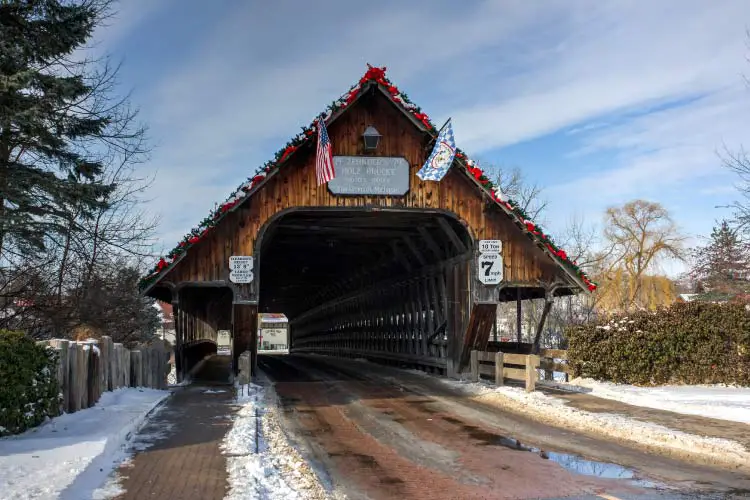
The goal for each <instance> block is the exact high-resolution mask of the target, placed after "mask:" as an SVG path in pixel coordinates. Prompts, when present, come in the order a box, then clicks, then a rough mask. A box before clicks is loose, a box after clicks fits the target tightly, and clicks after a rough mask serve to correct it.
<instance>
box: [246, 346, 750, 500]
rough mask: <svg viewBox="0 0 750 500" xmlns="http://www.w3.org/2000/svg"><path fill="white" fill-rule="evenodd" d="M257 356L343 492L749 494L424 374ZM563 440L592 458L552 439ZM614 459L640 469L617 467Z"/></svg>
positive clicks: (294, 425) (740, 481) (712, 473)
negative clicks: (517, 414) (512, 413)
mask: <svg viewBox="0 0 750 500" xmlns="http://www.w3.org/2000/svg"><path fill="white" fill-rule="evenodd" d="M259 363H260V367H261V369H262V370H263V371H264V372H265V373H266V374H267V375H268V377H270V378H271V379H273V380H274V381H275V382H276V383H275V387H276V392H277V394H278V396H279V400H280V402H281V405H282V409H283V410H284V411H283V415H284V419H285V425H286V426H287V427H288V428H289V431H290V435H291V436H292V438H293V439H294V440H296V444H297V445H298V447H299V448H301V449H302V450H303V451H306V455H307V458H308V459H310V460H312V461H313V462H314V465H315V467H316V468H317V469H318V470H319V471H320V474H319V475H321V476H323V479H324V483H328V484H329V485H330V487H331V489H332V491H334V492H338V493H342V494H345V495H347V496H348V497H349V498H372V499H378V498H383V499H390V498H408V499H416V500H419V499H421V498H425V499H442V498H460V499H470V498H487V499H494V498H498V499H500V498H548V499H553V498H567V499H573V498H574V499H588V498H606V499H623V500H625V499H636V498H637V499H641V500H645V499H649V498H654V499H657V498H658V499H662V500H666V499H674V500H682V499H694V498H707V499H713V498H715V499H724V498H726V499H734V498H750V497H749V496H748V495H747V491H746V490H744V489H742V488H743V487H744V486H745V485H749V486H750V479H748V478H746V477H744V476H742V475H741V474H737V473H731V472H727V473H724V472H722V471H716V470H713V469H710V468H708V469H704V468H701V467H697V466H696V465H695V464H691V465H688V464H684V465H683V464H681V463H680V462H676V461H674V460H671V459H664V458H657V457H652V456H650V455H646V454H645V453H643V452H640V451H635V450H632V449H624V448H622V447H621V446H620V445H613V444H611V443H605V442H601V441H596V440H593V439H592V438H591V437H586V436H576V435H575V434H574V433H571V432H565V431H560V430H559V429H557V430H555V429H553V428H545V427H544V426H542V425H540V424H533V423H530V422H523V421H519V420H517V419H515V420H514V419H513V418H509V417H508V416H505V415H498V412H500V410H498V409H496V408H493V409H487V408H484V409H482V408H477V404H476V403H474V404H468V403H465V402H463V401H461V399H460V398H459V397H457V396H455V395H451V394H447V393H446V392H445V391H446V389H445V388H442V389H441V388H437V387H432V386H430V387H425V386H424V381H421V383H422V386H421V389H420V390H414V389H415V384H416V385H419V383H420V381H419V379H418V378H416V377H413V376H412V377H411V381H410V383H404V381H405V380H406V379H410V377H409V374H406V373H405V372H401V371H398V370H393V369H390V368H387V367H380V366H377V365H372V364H370V363H358V362H354V361H348V360H334V359H331V358H326V357H321V356H273V355H268V356H261V357H260V360H259ZM392 376H395V377H397V379H398V380H396V381H395V382H394V380H392V379H391V377H392ZM422 378H425V377H422ZM428 385H429V384H428ZM519 437H522V438H523V439H522V440H519ZM565 443H570V444H569V448H578V450H581V449H588V450H591V451H592V452H593V454H594V455H595V457H584V456H583V455H582V454H581V453H575V451H577V450H575V449H573V450H571V449H566V446H560V447H555V446H551V444H558V445H564V444H565ZM571 451H574V452H572V453H571ZM620 456H623V457H625V458H626V460H624V461H623V462H622V463H624V464H633V463H636V464H641V465H642V466H641V467H632V466H628V465H620V464H618V463H615V462H618V461H620V460H618V459H617V458H618V457H620ZM603 457H606V458H607V460H602V458H603ZM613 457H615V458H613ZM650 469H651V470H653V471H654V474H653V475H652V474H651V473H650V472H651V470H650ZM644 471H648V472H649V473H644ZM665 478H666V480H665ZM722 482H724V483H725V484H721V483H722ZM712 490H713V491H712Z"/></svg>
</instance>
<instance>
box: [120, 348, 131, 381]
mask: <svg viewBox="0 0 750 500" xmlns="http://www.w3.org/2000/svg"><path fill="white" fill-rule="evenodd" d="M122 351H123V353H124V354H125V371H124V372H123V373H122V385H123V386H124V387H132V386H131V385H130V350H129V349H123V350H122Z"/></svg>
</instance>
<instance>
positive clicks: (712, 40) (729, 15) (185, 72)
mask: <svg viewBox="0 0 750 500" xmlns="http://www.w3.org/2000/svg"><path fill="white" fill-rule="evenodd" d="M748 14H750V4H748V3H747V2H745V1H744V0H735V1H724V2H705V1H701V0H691V1H686V0H674V1H666V0H665V1H662V2H657V3H646V2H631V1H610V2H606V3H604V2H598V1H593V0H590V1H584V0H582V1H579V2H575V3H570V2H567V1H563V0H550V1H548V2H544V3H532V2H525V1H521V0H513V1H499V0H498V1H485V2H474V3H463V4H460V5H458V4H455V3H448V2H430V3H425V4H422V5H415V4H413V3H409V4H402V5H399V4H396V3H395V1H394V2H390V3H373V4H370V3H363V4H361V5H352V4H350V3H344V2H333V3H326V4H323V5H319V4H312V3H299V2H284V1H281V2H276V3H274V4H273V6H268V5H260V4H257V3H244V4H242V5H234V6H232V7H231V10H229V11H228V12H227V13H226V16H225V18H224V20H223V21H222V22H219V23H217V24H216V25H214V26H207V27H206V28H205V30H204V31H201V32H196V36H198V37H200V39H201V40H200V43H199V44H198V45H199V47H200V48H199V50H198V51H197V52H194V53H191V54H180V56H179V57H176V58H175V60H174V61H176V62H173V61H162V62H161V63H162V64H161V65H160V66H161V67H162V69H163V73H162V74H161V75H160V79H159V81H155V82H154V84H153V86H152V90H151V92H150V93H149V94H148V95H147V96H145V97H144V99H145V102H143V103H141V104H143V108H144V117H145V118H146V119H147V120H148V121H149V122H150V124H151V125H152V130H153V135H154V136H155V139H156V140H157V142H159V143H160V147H159V149H157V151H155V153H154V157H153V162H152V165H153V166H154V167H155V168H158V169H159V176H158V178H157V182H156V185H155V187H154V191H153V193H158V196H152V198H155V200H154V202H153V203H152V205H151V206H152V207H153V209H154V210H157V211H159V212H162V213H163V216H164V217H163V220H164V226H163V228H164V231H165V236H164V241H165V243H166V244H167V245H171V243H172V241H174V240H173V239H172V235H173V234H178V235H181V234H184V233H185V232H186V231H187V230H188V229H189V228H190V227H192V226H193V225H195V224H196V223H197V222H198V221H199V220H200V219H202V218H203V217H204V216H205V214H206V213H207V212H208V210H209V209H210V208H211V206H213V204H214V203H215V202H217V201H221V200H223V199H224V197H225V196H226V195H227V194H228V193H229V191H231V190H232V189H233V188H234V187H235V186H236V185H237V184H238V183H239V182H240V181H241V180H242V179H244V178H245V177H247V176H249V175H251V174H252V173H253V172H254V171H255V169H256V168H257V167H258V166H259V165H260V164H261V163H263V161H265V160H267V159H268V157H269V156H270V154H272V152H273V151H275V150H276V149H277V148H276V147H275V146H273V145H275V144H278V146H281V145H283V143H284V142H285V141H286V139H287V138H288V137H289V136H291V135H294V133H296V131H297V130H298V128H297V127H299V126H301V125H306V124H307V123H309V121H310V120H311V119H312V118H313V117H314V116H315V115H316V114H317V113H318V112H320V111H321V110H322V108H323V106H324V105H325V104H326V103H328V102H330V101H331V100H333V99H334V98H336V97H338V95H339V94H340V93H341V92H343V91H344V90H346V88H347V86H348V85H349V84H350V83H353V82H354V80H356V78H358V77H359V76H360V75H361V74H362V72H363V70H364V68H365V62H370V63H373V64H378V65H386V66H388V68H389V75H390V76H391V77H392V78H393V80H394V81H395V82H396V83H397V84H399V85H401V86H402V87H403V88H404V90H406V92H407V93H409V94H410V95H411V96H412V97H414V99H415V101H417V103H418V104H420V105H422V106H424V108H425V111H426V112H427V113H430V114H431V115H432V116H433V119H434V121H435V122H442V121H443V120H444V119H445V118H447V117H448V116H452V117H453V119H454V120H453V121H454V127H455V130H456V134H457V140H458V142H459V145H460V146H461V147H462V148H463V149H465V150H467V151H469V152H470V153H485V154H489V153H490V152H491V151H493V150H495V149H497V148H499V147H502V146H506V145H510V144H515V143H518V142H521V141H525V140H529V139H533V138H538V137H540V136H543V135H545V134H549V133H552V132H556V131H559V130H565V129H568V130H575V132H576V133H575V134H574V135H571V139H572V140H575V141H577V142H580V143H581V144H582V145H583V147H582V148H581V149H579V151H578V153H579V155H580V157H581V158H585V157H586V155H589V154H591V153H602V152H608V153H609V154H611V158H610V160H608V161H607V162H606V163H605V164H602V165H600V167H601V171H600V172H597V173H596V175H592V176H589V177H582V178H580V179H579V181H577V182H576V183H574V184H566V185H557V186H552V187H551V188H550V189H549V190H548V191H547V193H548V195H549V196H550V198H551V207H552V209H555V208H562V212H561V216H564V215H562V214H567V213H570V211H572V210H576V211H579V212H581V213H585V214H588V213H598V210H600V208H601V207H602V205H603V204H605V203H606V202H608V201H611V200H619V199H621V198H625V197H628V196H631V195H633V194H634V193H637V194H643V193H648V192H649V190H650V191H652V192H655V193H657V194H658V192H659V190H660V188H661V187H663V185H667V184H671V185H675V184H676V183H677V184H679V183H683V184H684V183H687V182H690V181H691V180H692V179H695V178H696V177H706V176H710V175H712V174H713V173H715V172H716V170H715V169H716V165H717V161H716V157H715V155H714V150H715V149H716V148H717V147H719V146H720V143H721V141H722V140H724V141H726V142H727V144H730V145H731V144H732V143H733V142H735V141H741V139H742V137H741V136H742V135H743V134H744V133H745V130H746V128H743V127H746V125H745V124H744V123H743V121H742V120H741V118H742V117H743V116H747V111H749V110H748V108H747V104H746V103H745V102H744V101H743V99H745V96H744V95H743V91H742V90H741V89H740V78H739V75H740V73H741V72H742V71H744V70H745V60H744V55H745V53H746V47H745V45H744V41H745V40H744V30H745V26H744V24H743V23H744V19H746V18H747V15H748ZM135 18H136V19H141V18H138V17H137V16H136V17H135ZM138 22H140V20H138ZM115 35H117V34H116V33H115ZM115 35H112V36H115ZM117 36H119V35H117ZM182 61H187V62H186V63H185V62H182ZM748 70H750V66H748ZM749 72H750V71H749ZM696 95H706V97H704V98H703V99H699V100H697V101H695V102H691V103H689V104H687V105H685V106H683V107H680V108H676V109H671V110H666V111H662V112H657V113H651V114H647V115H645V116H638V117H636V118H632V117H629V118H627V119H625V120H624V121H623V119H622V114H623V113H626V112H634V111H639V110H642V109H644V108H645V107H648V106H654V105H658V104H660V103H663V102H667V101H674V100H676V99H683V98H687V97H692V96H696ZM421 97H424V98H421ZM747 97H748V99H750V95H748V96H747ZM600 156H601V155H599V157H600ZM582 163H583V159H582ZM544 182H545V183H546V184H548V185H552V184H555V180H554V179H549V180H545V181H544ZM716 184H717V183H716V182H714V183H713V184H712V185H716ZM649 186H651V187H649ZM704 187H705V186H704ZM165 193H169V196H167V195H165ZM582 193H583V194H582ZM693 193H695V191H694V192H693ZM571 199H578V200H579V201H578V202H577V203H573V204H569V203H568V201H569V200H571ZM623 201H624V200H623ZM174 239H176V238H174Z"/></svg>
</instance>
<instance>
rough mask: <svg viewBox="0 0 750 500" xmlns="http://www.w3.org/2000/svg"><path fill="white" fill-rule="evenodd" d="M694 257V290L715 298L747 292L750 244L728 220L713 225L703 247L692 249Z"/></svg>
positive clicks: (731, 296) (748, 286) (749, 282)
mask: <svg viewBox="0 0 750 500" xmlns="http://www.w3.org/2000/svg"><path fill="white" fill-rule="evenodd" d="M693 259H694V265H693V269H692V272H691V275H692V278H693V279H694V280H695V282H696V290H701V291H702V293H706V294H710V295H711V296H712V297H714V298H716V299H720V298H734V297H737V296H738V295H746V294H748V293H750V246H748V244H747V242H745V241H744V240H743V239H742V238H741V237H740V235H739V233H738V232H737V231H736V230H735V229H733V228H732V227H731V226H730V224H729V223H728V222H727V221H722V222H721V223H720V224H719V225H718V226H716V227H714V229H713V231H712V232H711V239H710V241H709V242H708V244H707V245H706V246H703V247H698V248H696V249H694V250H693ZM699 293H701V292H699Z"/></svg>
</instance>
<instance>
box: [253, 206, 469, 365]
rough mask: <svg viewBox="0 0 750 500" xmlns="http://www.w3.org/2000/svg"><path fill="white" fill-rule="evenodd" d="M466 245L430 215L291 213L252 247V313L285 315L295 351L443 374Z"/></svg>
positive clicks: (447, 220) (457, 227) (455, 225)
mask: <svg viewBox="0 0 750 500" xmlns="http://www.w3.org/2000/svg"><path fill="white" fill-rule="evenodd" d="M472 248H473V244H472V239H471V236H470V235H469V233H468V231H467V229H466V228H465V227H464V226H463V225H462V224H461V223H460V222H458V221H457V220H456V219H455V218H453V217H450V216H448V215H445V214H441V213H438V212H430V211H422V210H397V209H394V210H382V209H379V210H356V211H355V210H346V209H342V210H325V211H299V212H292V213H289V214H286V215H284V216H282V217H281V218H280V219H278V220H276V221H274V222H273V223H272V224H271V225H270V227H269V228H268V229H267V230H266V233H265V234H264V235H263V238H262V243H261V247H260V252H257V251H256V254H257V255H258V258H259V261H260V276H259V278H260V282H259V286H260V291H259V299H260V304H259V311H260V312H283V313H284V314H286V315H287V317H288V318H289V320H290V345H291V349H292V351H294V352H318V353H324V354H334V355H340V356H360V357H371V358H374V359H376V360H380V361H387V360H392V361H397V360H400V361H411V362H413V363H414V364H418V365H423V366H427V367H430V368H433V369H439V370H444V369H445V367H446V359H447V357H448V351H449V343H450V340H451V339H450V338H449V336H448V333H449V332H450V331H451V328H450V327H449V325H448V323H449V321H450V319H451V316H452V314H451V311H449V308H450V307H451V305H450V304H449V301H450V297H455V296H461V295H463V296H466V293H465V292H466V287H467V286H468V280H464V282H463V283H462V284H459V283H458V282H457V281H456V282H453V281H450V283H451V286H452V288H451V289H450V290H449V288H448V287H449V285H448V283H449V280H451V278H453V277H454V275H455V274H457V273H458V274H459V275H462V276H464V277H465V273H466V268H467V264H468V262H469V260H470V258H471V251H472ZM459 279H460V278H459ZM459 289H461V290H459ZM453 302H456V301H453ZM456 326H458V325H456Z"/></svg>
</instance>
